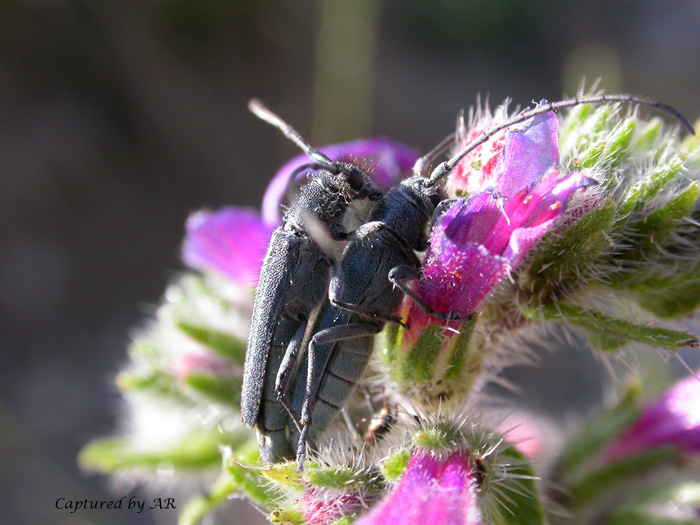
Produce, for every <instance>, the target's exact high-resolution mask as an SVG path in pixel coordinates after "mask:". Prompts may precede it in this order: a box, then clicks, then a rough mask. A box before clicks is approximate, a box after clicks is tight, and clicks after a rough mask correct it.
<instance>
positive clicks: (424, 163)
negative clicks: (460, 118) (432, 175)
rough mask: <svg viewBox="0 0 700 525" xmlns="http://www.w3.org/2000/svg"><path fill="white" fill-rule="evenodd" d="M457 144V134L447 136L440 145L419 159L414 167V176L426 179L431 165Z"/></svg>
mask: <svg viewBox="0 0 700 525" xmlns="http://www.w3.org/2000/svg"><path fill="white" fill-rule="evenodd" d="M454 142H455V133H450V134H449V135H447V136H446V137H445V138H444V139H442V141H441V142H440V144H438V145H437V146H435V147H434V148H433V149H431V150H430V151H429V152H428V153H426V154H425V155H423V156H422V157H421V158H419V159H418V160H417V161H416V163H415V164H414V165H413V174H414V175H420V176H422V177H424V176H425V175H426V171H427V170H428V168H429V167H430V165H431V164H432V163H433V162H435V160H436V159H438V158H440V155H442V154H443V153H445V152H446V151H447V150H448V149H450V147H451V146H452V145H453V144H454Z"/></svg>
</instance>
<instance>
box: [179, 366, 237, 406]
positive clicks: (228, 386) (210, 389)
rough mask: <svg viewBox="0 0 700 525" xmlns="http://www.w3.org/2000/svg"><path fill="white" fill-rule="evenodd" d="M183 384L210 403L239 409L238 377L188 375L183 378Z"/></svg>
mask: <svg viewBox="0 0 700 525" xmlns="http://www.w3.org/2000/svg"><path fill="white" fill-rule="evenodd" d="M185 384H186V385H187V386H189V387H190V388H192V389H193V390H195V391H196V392H197V393H198V394H200V395H202V396H204V397H206V398H208V399H210V400H211V401H214V402H217V403H222V404H225V405H227V406H230V407H231V408H234V409H236V410H240V408H241V385H242V380H241V378H240V377H235V376H223V375H215V374H197V373H190V374H188V375H187V376H186V377H185Z"/></svg>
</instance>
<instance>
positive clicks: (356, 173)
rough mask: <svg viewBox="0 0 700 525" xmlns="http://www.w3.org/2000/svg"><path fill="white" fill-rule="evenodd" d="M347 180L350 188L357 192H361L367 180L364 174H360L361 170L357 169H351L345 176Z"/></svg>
mask: <svg viewBox="0 0 700 525" xmlns="http://www.w3.org/2000/svg"><path fill="white" fill-rule="evenodd" d="M345 179H346V180H347V181H348V184H349V185H350V187H351V188H352V189H353V190H355V191H359V190H361V189H362V186H364V185H365V178H364V177H363V176H362V173H360V170H358V169H356V168H351V169H350V171H348V172H347V174H346V175H345Z"/></svg>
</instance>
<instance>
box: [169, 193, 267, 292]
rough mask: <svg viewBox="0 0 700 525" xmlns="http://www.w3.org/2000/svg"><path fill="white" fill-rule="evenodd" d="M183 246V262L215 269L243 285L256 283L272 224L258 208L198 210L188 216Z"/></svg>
mask: <svg viewBox="0 0 700 525" xmlns="http://www.w3.org/2000/svg"><path fill="white" fill-rule="evenodd" d="M186 230H187V233H186V236H185V241H184V244H183V247H182V257H183V259H184V260H185V262H186V263H187V264H188V265H189V266H191V267H193V268H196V269H198V270H208V271H215V272H218V273H220V274H223V275H225V276H226V277H229V278H230V279H232V280H233V281H235V282H237V283H239V284H241V285H244V286H251V287H252V286H255V285H256V284H257V282H258V277H259V275H260V267H261V266H262V260H263V257H264V256H265V250H266V249H267V244H268V242H269V240H270V236H271V235H272V230H273V228H271V227H269V226H266V225H265V224H264V223H263V221H262V220H261V219H260V216H259V215H258V213H257V212H255V211H254V210H250V209H242V208H234V207H227V208H222V209H221V210H218V211H215V212H209V211H200V212H197V213H195V214H193V215H192V216H190V218H189V219H188V220H187V226H186Z"/></svg>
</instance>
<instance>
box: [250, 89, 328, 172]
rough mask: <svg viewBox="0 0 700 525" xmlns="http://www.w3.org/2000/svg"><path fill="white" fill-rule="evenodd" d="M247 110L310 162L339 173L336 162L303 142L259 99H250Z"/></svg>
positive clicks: (297, 134) (296, 132)
mask: <svg viewBox="0 0 700 525" xmlns="http://www.w3.org/2000/svg"><path fill="white" fill-rule="evenodd" d="M248 109H249V110H250V111H251V112H252V113H253V114H254V115H255V116H256V117H258V118H259V119H261V120H264V121H265V122H267V123H268V124H271V125H273V126H275V127H276V128H277V129H279V130H280V131H281V132H282V133H283V134H284V136H285V137H287V138H288V139H289V140H291V141H292V142H294V144H296V145H297V146H299V148H301V150H302V151H303V152H304V153H306V154H307V155H308V156H309V158H310V159H311V160H313V161H314V162H316V163H317V164H320V165H321V166H323V167H324V168H325V169H327V170H329V171H330V172H332V173H338V172H339V171H340V169H341V167H340V165H339V164H338V163H337V162H334V161H332V160H331V159H330V158H329V157H328V156H326V155H324V154H323V153H321V152H320V151H318V150H317V149H315V148H313V147H312V146H311V144H309V143H308V142H306V141H305V140H304V138H303V137H302V136H301V135H300V134H299V132H298V131H297V130H295V129H294V128H293V127H292V126H290V125H289V124H287V123H286V122H285V121H284V120H282V119H281V118H280V117H278V116H277V115H276V114H275V113H273V112H272V110H271V109H270V108H268V107H267V106H266V105H265V104H264V103H263V102H262V101H261V100H260V99H257V98H251V99H250V101H249V102H248Z"/></svg>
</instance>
